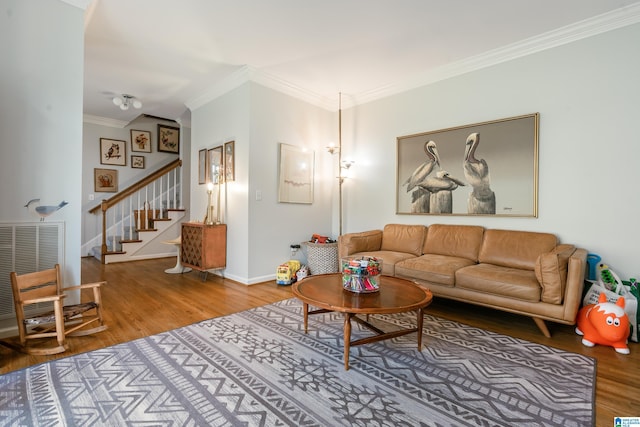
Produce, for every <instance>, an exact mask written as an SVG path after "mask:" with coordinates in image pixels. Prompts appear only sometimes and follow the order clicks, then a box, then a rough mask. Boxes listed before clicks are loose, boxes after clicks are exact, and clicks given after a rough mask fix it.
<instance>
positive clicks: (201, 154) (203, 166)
mask: <svg viewBox="0 0 640 427" xmlns="http://www.w3.org/2000/svg"><path fill="white" fill-rule="evenodd" d="M206 183H207V149H206V148H203V149H202V150H200V151H198V184H206Z"/></svg>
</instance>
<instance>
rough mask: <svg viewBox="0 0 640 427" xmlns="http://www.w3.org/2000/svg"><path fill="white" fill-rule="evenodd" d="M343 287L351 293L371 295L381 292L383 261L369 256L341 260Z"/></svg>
mask: <svg viewBox="0 0 640 427" xmlns="http://www.w3.org/2000/svg"><path fill="white" fill-rule="evenodd" d="M340 271H342V287H343V288H344V289H346V290H347V291H350V292H355V293H359V294H362V293H371V292H378V291H379V290H380V283H379V278H380V274H381V273H382V260H381V259H380V258H374V257H369V256H364V257H347V258H341V259H340Z"/></svg>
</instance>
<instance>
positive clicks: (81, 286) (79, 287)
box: [62, 282, 107, 291]
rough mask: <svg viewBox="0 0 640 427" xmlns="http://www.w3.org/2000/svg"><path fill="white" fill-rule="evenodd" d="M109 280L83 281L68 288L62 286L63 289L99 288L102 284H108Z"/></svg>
mask: <svg viewBox="0 0 640 427" xmlns="http://www.w3.org/2000/svg"><path fill="white" fill-rule="evenodd" d="M106 284H107V282H94V283H83V284H82V285H75V286H68V287H66V288H62V290H63V291H72V290H74V289H92V288H99V287H100V286H102V285H106Z"/></svg>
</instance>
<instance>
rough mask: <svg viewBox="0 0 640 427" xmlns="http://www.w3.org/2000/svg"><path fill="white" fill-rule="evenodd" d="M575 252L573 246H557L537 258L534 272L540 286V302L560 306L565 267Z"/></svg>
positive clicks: (565, 278)
mask: <svg viewBox="0 0 640 427" xmlns="http://www.w3.org/2000/svg"><path fill="white" fill-rule="evenodd" d="M575 250H576V248H575V246H573V245H566V244H565V245H558V246H556V247H555V248H554V249H553V250H552V251H551V252H547V253H544V254H541V255H540V256H538V259H537V260H536V266H535V270H534V271H535V273H536V279H538V282H539V283H540V285H541V286H542V297H541V299H542V301H544V302H548V303H550V304H562V296H563V295H564V289H565V286H566V284H567V266H568V265H569V258H570V257H571V255H572V254H573V253H574V252H575Z"/></svg>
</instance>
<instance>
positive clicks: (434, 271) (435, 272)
mask: <svg viewBox="0 0 640 427" xmlns="http://www.w3.org/2000/svg"><path fill="white" fill-rule="evenodd" d="M429 232H431V230H429ZM473 264H475V262H474V261H471V260H469V259H467V258H460V257H453V256H446V255H437V254H425V255H422V256H420V257H417V258H409V259H407V260H404V261H402V262H399V263H397V264H396V276H398V277H404V278H408V279H420V280H424V281H426V282H432V283H438V284H441V285H446V286H453V284H454V283H455V274H456V270H458V269H460V268H462V267H466V266H468V265H473Z"/></svg>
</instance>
